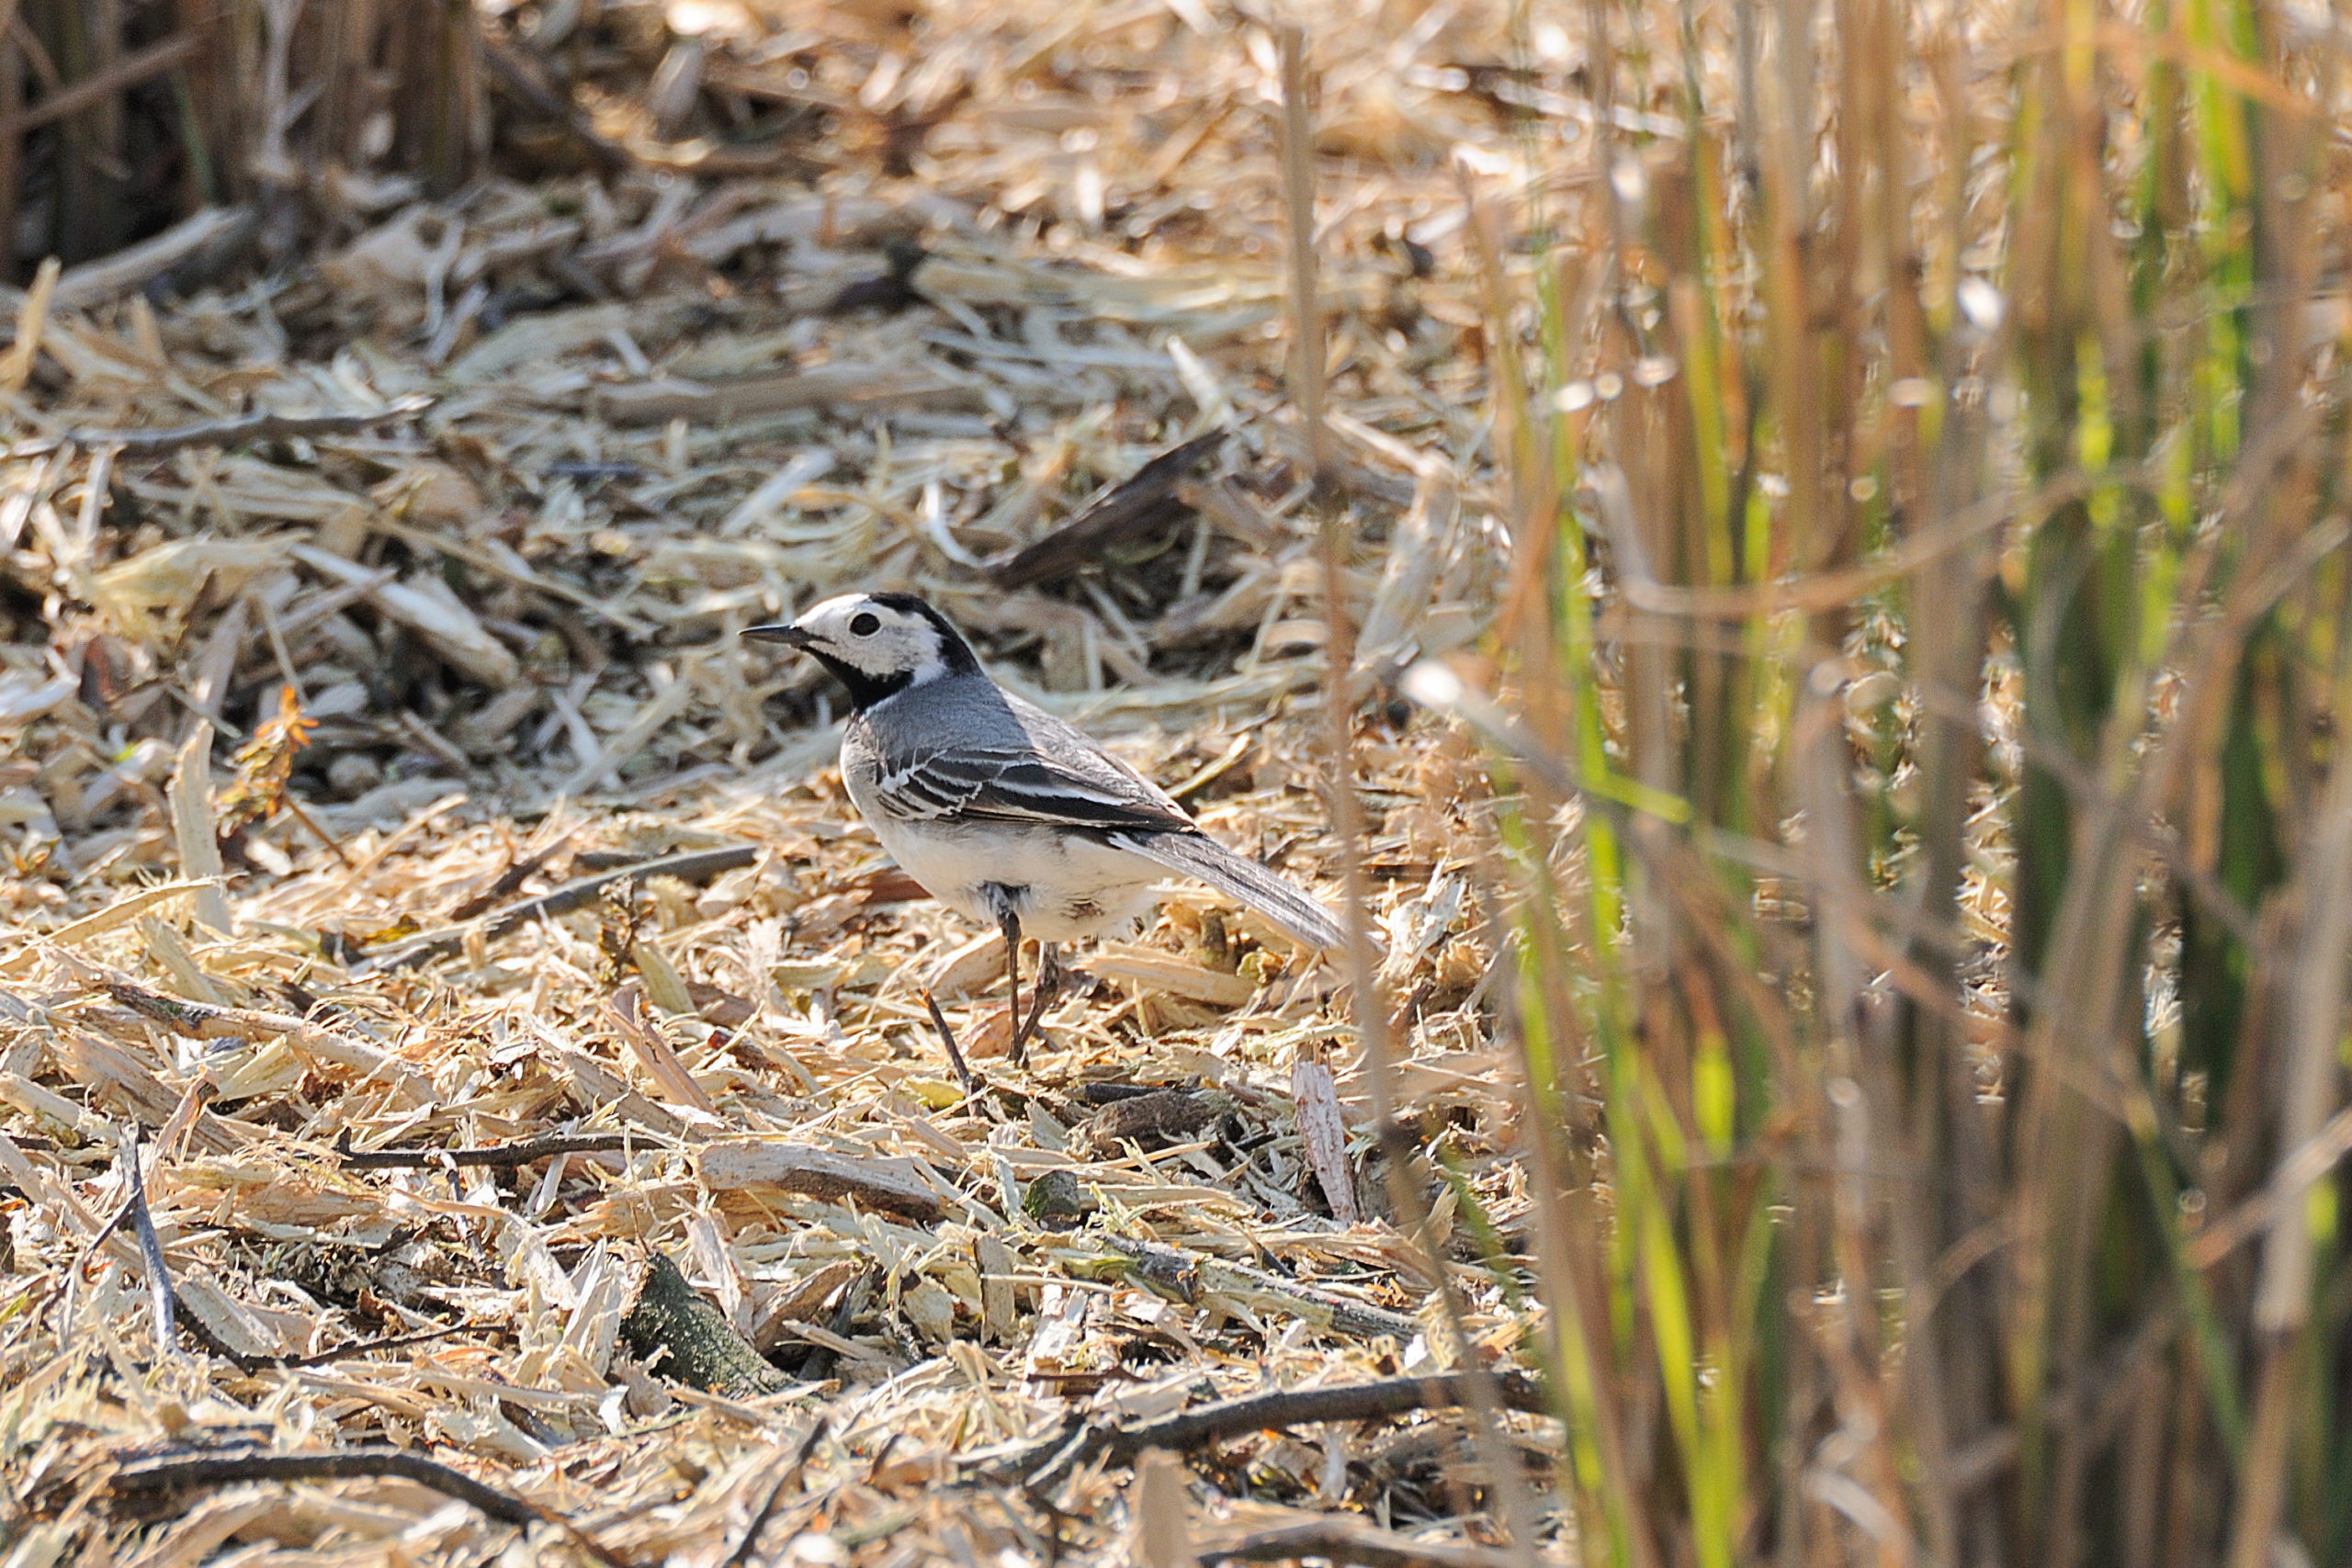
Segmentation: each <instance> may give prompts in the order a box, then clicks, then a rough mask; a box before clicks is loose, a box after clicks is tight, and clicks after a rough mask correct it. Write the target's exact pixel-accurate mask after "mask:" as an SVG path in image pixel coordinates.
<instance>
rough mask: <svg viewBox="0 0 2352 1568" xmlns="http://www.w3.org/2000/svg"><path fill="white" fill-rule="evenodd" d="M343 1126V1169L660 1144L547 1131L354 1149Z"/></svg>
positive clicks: (641, 1138) (338, 1151)
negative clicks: (452, 1143)
mask: <svg viewBox="0 0 2352 1568" xmlns="http://www.w3.org/2000/svg"><path fill="white" fill-rule="evenodd" d="M350 1138H351V1134H350V1132H349V1130H348V1129H346V1130H345V1133H344V1134H343V1137H342V1138H341V1139H340V1140H338V1142H337V1143H336V1145H335V1155H336V1156H337V1157H338V1158H340V1159H341V1160H342V1161H343V1164H344V1168H345V1169H346V1170H404V1169H414V1168H426V1167H434V1166H440V1165H444V1164H447V1165H494V1166H518V1165H529V1164H531V1163H533V1162H534V1161H537V1160H543V1159H553V1158H555V1157H556V1156H559V1155H602V1154H623V1153H627V1152H628V1151H629V1150H631V1149H643V1148H658V1147H660V1146H661V1145H659V1144H658V1143H656V1142H654V1141H653V1140H650V1139H649V1138H647V1137H646V1136H645V1135H644V1134H624V1133H548V1134H542V1135H541V1136H539V1137H536V1138H518V1139H516V1140H515V1142H513V1143H511V1144H484V1145H479V1146H476V1147H473V1148H463V1149H367V1150H364V1151H357V1150H354V1149H353V1148H352V1147H351V1144H350Z"/></svg>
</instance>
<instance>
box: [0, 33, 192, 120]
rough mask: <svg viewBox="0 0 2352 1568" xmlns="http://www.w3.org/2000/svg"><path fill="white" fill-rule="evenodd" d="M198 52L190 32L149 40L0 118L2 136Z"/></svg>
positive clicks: (98, 99) (99, 99) (97, 99)
mask: <svg viewBox="0 0 2352 1568" xmlns="http://www.w3.org/2000/svg"><path fill="white" fill-rule="evenodd" d="M195 52H196V39H194V38H193V37H191V36H189V35H188V34H187V33H181V34H179V35H177V36H176V37H173V38H167V39H164V41H163V42H161V43H157V44H150V45H149V46H148V47H147V48H145V49H142V50H141V51H139V52H138V53H136V54H130V55H125V56H124V57H123V58H122V59H121V60H119V61H118V62H115V64H114V65H113V66H111V67H109V68H108V69H107V70H103V71H98V72H96V73H92V74H90V75H87V76H85V77H83V78H82V79H81V80H80V81H79V82H76V83H74V85H72V86H69V87H60V88H59V89H58V90H57V91H56V92H53V93H51V94H49V95H48V96H45V97H43V98H42V99H41V101H40V102H39V103H37V104H35V105H33V106H32V107H30V108H26V109H19V110H17V112H16V113H15V114H14V115H11V116H10V117H9V118H7V119H6V120H0V137H18V136H22V135H23V134H24V133H25V132H26V131H28V130H32V129H33V128H34V127H36V126H41V125H47V124H48V123H49V122H50V121H51V120H53V119H62V118H65V117H66V116H67V115H70V114H78V113H80V112H81V111H82V110H84V109H86V108H89V107H92V106H93V105H96V104H100V103H103V102H105V101H106V100H107V98H110V97H112V96H114V95H115V94H117V93H119V92H122V91H124V90H125V89H127V88H130V87H136V86H137V85H139V84H140V83H141V82H145V81H150V80H152V79H153V78H154V77H157V76H161V75H162V74H163V73H164V72H166V71H169V70H170V69H171V68H172V67H173V66H175V65H177V64H178V63H179V62H181V61H183V60H186V59H187V57H188V56H189V55H191V54H193V53H195Z"/></svg>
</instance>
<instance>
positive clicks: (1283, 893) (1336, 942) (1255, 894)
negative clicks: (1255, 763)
mask: <svg viewBox="0 0 2352 1568" xmlns="http://www.w3.org/2000/svg"><path fill="white" fill-rule="evenodd" d="M1110 839H1111V841H1112V842H1113V843H1114V844H1116V845H1118V846H1119V847H1120V848H1121V849H1123V850H1132V851H1134V852H1136V854H1139V855H1141V856H1143V857H1144V858H1145V859H1146V860H1148V861H1151V862H1153V863H1157V864H1159V865H1164V866H1166V867H1167V868H1168V869H1169V870H1170V871H1173V872H1178V873H1181V874H1183V875H1186V876H1193V877H1198V878H1199V879H1200V880H1201V881H1203V882H1205V883H1207V884H1208V885H1209V886H1212V887H1214V888H1216V889H1217V890H1218V891H1220V892H1224V893H1229V894H1231V895H1232V896H1233V897H1236V898H1238V899H1240V900H1241V902H1243V903H1244V904H1247V905H1249V906H1250V908H1253V909H1255V910H1257V911H1258V913H1260V914H1261V915H1263V916H1265V917H1266V919H1270V920H1272V921H1273V922H1274V924H1276V925H1278V926H1280V927H1282V929H1283V931H1288V932H1289V933H1290V934H1291V936H1292V937H1293V938H1295V940H1297V941H1298V942H1303V943H1305V944H1306V946H1308V947H1314V948H1320V949H1322V950H1323V951H1324V952H1326V953H1330V952H1335V951H1337V950H1338V949H1340V948H1341V947H1344V946H1346V945H1347V941H1348V935H1347V932H1345V931H1341V930H1340V923H1339V922H1338V921H1337V920H1335V919H1332V918H1331V914H1330V911H1329V910H1328V909H1326V908H1323V906H1322V905H1321V904H1319V903H1317V902H1316V900H1315V899H1313V898H1311V897H1308V896H1307V895H1306V893H1304V892H1302V891H1301V890H1300V889H1298V888H1296V887H1295V886H1292V885H1291V884H1290V883H1288V882H1286V881H1284V880H1283V878H1281V877H1279V876H1277V875H1275V874H1273V873H1272V872H1271V871H1268V870H1267V869H1266V868H1265V867H1264V866H1262V865H1260V864H1259V863H1257V862H1256V861H1254V860H1251V859H1250V858H1249V857H1248V856H1246V855H1238V854H1235V853H1234V852H1232V851H1231V850H1228V849H1227V848H1226V847H1225V846H1224V845H1223V844H1220V843H1218V842H1217V841H1216V840H1215V839H1212V838H1210V837H1208V836H1207V835H1206V834H1204V833H1113V834H1111V835H1110Z"/></svg>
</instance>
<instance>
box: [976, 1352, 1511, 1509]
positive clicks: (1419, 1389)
mask: <svg viewBox="0 0 2352 1568" xmlns="http://www.w3.org/2000/svg"><path fill="white" fill-rule="evenodd" d="M1488 1375H1489V1379H1490V1382H1491V1384H1492V1389H1493V1392H1494V1393H1495V1394H1496V1396H1497V1397H1498V1399H1499V1400H1500V1401H1501V1402H1502V1403H1504V1404H1508V1405H1509V1407H1510V1408H1511V1409H1513V1410H1522V1411H1527V1412H1529V1413H1531V1414H1537V1415H1541V1414H1544V1413H1547V1412H1548V1411H1549V1410H1550V1409H1551V1404H1550V1401H1549V1397H1548V1396H1547V1395H1546V1394H1545V1393H1544V1390H1543V1388H1542V1387H1541V1386H1539V1385H1538V1384H1537V1383H1535V1382H1533V1381H1532V1380H1531V1379H1528V1378H1525V1377H1521V1376H1520V1375H1519V1374H1517V1373H1510V1374H1507V1375H1505V1376H1502V1377H1499V1378H1496V1377H1493V1376H1492V1374H1488ZM1470 1383H1471V1380H1470V1379H1469V1378H1468V1377H1465V1376H1464V1374H1462V1373H1460V1372H1451V1373H1447V1374H1444V1375H1442V1376H1439V1377H1427V1378H1383V1379H1381V1380H1380V1381H1379V1382H1360V1383H1344V1384H1341V1385H1340V1386H1338V1387H1334V1388H1305V1389H1279V1390H1276V1391H1275V1392H1273V1393H1250V1394H1243V1395H1241V1396H1240V1397H1238V1398H1236V1399H1220V1400H1217V1401H1216V1402H1215V1403H1213V1404H1203V1405H1197V1406H1195V1407H1193V1409H1191V1410H1180V1411H1178V1412H1177V1413H1176V1414H1174V1415H1172V1416H1160V1417H1159V1418H1158V1419H1156V1420H1151V1421H1144V1422H1139V1423H1137V1424H1136V1425H1135V1426H1132V1427H1113V1426H1107V1425H1090V1426H1085V1427H1080V1428H1079V1429H1078V1431H1077V1433H1076V1435H1075V1436H1072V1437H1070V1438H1068V1440H1066V1441H1064V1440H1062V1439H1061V1438H1060V1437H1059V1436H1058V1435H1057V1438H1056V1439H1055V1441H1056V1442H1057V1443H1058V1444H1059V1447H1058V1450H1057V1451H1053V1452H1052V1453H1051V1456H1050V1457H1049V1458H1048V1459H1047V1460H1046V1463H1045V1465H1044V1466H1043V1468H1041V1469H1039V1470H1037V1471H1035V1472H1033V1473H1032V1474H1031V1475H1030V1476H1029V1477H1028V1479H1027V1481H1026V1482H1025V1483H1024V1484H1025V1485H1026V1486H1027V1487H1028V1489H1029V1490H1030V1491H1032V1492H1039V1491H1043V1490H1044V1489H1046V1488H1047V1487H1050V1486H1052V1485H1053V1484H1054V1483H1056V1482H1057V1481H1059V1480H1060V1479H1061V1478H1062V1477H1064V1476H1066V1475H1069V1474H1070V1473H1072V1472H1075V1471H1077V1470H1078V1469H1080V1467H1082V1466H1084V1465H1087V1464H1090V1463H1091V1462H1092V1461H1095V1460H1096V1459H1098V1458H1100V1459H1103V1460H1104V1461H1107V1462H1109V1463H1112V1464H1125V1463H1127V1462H1128V1461H1131V1460H1133V1459H1134V1458H1135V1457H1136V1455H1137V1454H1139V1453H1142V1452H1143V1451H1144V1450H1146V1449H1174V1450H1178V1451H1180V1452H1182V1451H1183V1450H1190V1449H1196V1448H1199V1447H1202V1446H1203V1445H1204V1444H1207V1443H1214V1442H1216V1441H1217V1440H1219V1439H1220V1438H1231V1437H1238V1435H1240V1434H1241V1433H1244V1432H1256V1431H1261V1430H1264V1429H1266V1428H1268V1427H1301V1426H1311V1425H1315V1424H1317V1423H1323V1422H1334V1421H1378V1420H1383V1419H1385V1418H1387V1417H1389V1416H1403V1415H1406V1414H1408V1413H1409V1412H1411V1411H1415V1410H1451V1409H1455V1408H1458V1407H1459V1406H1461V1405H1462V1404H1464V1403H1465V1402H1466V1400H1467V1397H1468V1394H1469V1391H1470ZM1050 1446H1051V1445H1048V1447H1050ZM1036 1451H1037V1450H1035V1449H1032V1450H1028V1455H1027V1456H1025V1457H1034V1456H1035V1453H1036ZM1020 1462H1021V1461H1020V1460H1019V1459H1016V1460H1015V1461H1013V1463H1015V1464H1016V1465H1017V1464H1019V1463H1020Z"/></svg>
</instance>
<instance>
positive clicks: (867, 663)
mask: <svg viewBox="0 0 2352 1568" xmlns="http://www.w3.org/2000/svg"><path fill="white" fill-rule="evenodd" d="M862 615H871V616H873V617H874V622H875V624H872V625H866V624H863V623H861V622H860V620H859V617H860V616H862ZM792 624H793V625H794V626H797V627H799V628H800V629H801V630H802V631H804V632H807V633H809V635H811V636H812V637H816V638H817V640H818V641H819V643H820V644H821V645H822V647H823V649H824V651H825V652H827V653H829V654H831V655H832V656H833V657H835V658H837V659H840V660H844V661H845V662H847V663H850V664H852V665H854V666H856V667H857V668H858V669H861V670H866V671H873V672H875V673H877V674H879V673H884V672H887V671H894V670H904V671H910V672H911V673H913V674H914V675H915V677H916V678H917V679H918V680H921V679H923V678H925V677H927V676H929V675H932V674H935V673H937V672H938V671H940V670H942V669H944V668H945V664H944V651H945V650H944V648H943V646H942V644H941V642H940V637H939V628H938V627H937V626H933V625H932V624H931V621H930V620H929V619H928V618H927V617H926V616H924V615H921V614H919V613H917V612H915V611H912V610H902V609H895V608H893V607H892V606H890V605H888V604H879V603H877V602H876V601H875V600H874V599H873V598H872V597H871V596H870V595H867V594H864V593H842V594H837V595H836V596H834V597H833V598H831V599H826V600H822V601H820V603H818V604H811V605H810V606H809V608H808V609H807V610H806V611H804V612H803V613H802V614H801V615H800V617H799V619H797V620H796V621H794V622H793V623H792Z"/></svg>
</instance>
